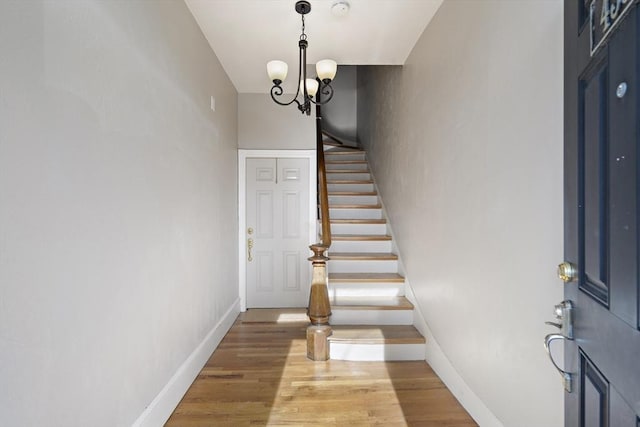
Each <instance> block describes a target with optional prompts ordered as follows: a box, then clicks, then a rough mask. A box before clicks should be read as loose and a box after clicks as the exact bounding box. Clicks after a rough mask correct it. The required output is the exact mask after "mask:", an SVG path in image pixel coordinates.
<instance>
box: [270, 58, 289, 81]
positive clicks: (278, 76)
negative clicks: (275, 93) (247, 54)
mask: <svg viewBox="0 0 640 427" xmlns="http://www.w3.org/2000/svg"><path fill="white" fill-rule="evenodd" d="M287 71H289V66H288V65H287V63H286V62H284V61H279V60H277V59H276V60H273V61H269V62H268V63H267V73H268V74H269V79H270V80H271V81H279V82H283V81H284V80H285V79H286V78H287Z"/></svg>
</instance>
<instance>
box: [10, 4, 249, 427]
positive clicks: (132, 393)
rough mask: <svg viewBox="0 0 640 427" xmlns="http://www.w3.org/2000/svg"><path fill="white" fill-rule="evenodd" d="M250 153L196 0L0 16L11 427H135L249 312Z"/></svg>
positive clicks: (14, 11)
mask: <svg viewBox="0 0 640 427" xmlns="http://www.w3.org/2000/svg"><path fill="white" fill-rule="evenodd" d="M210 95H214V96H215V97H216V100H217V110H216V112H215V113H214V112H212V111H211V110H210V108H209V97H210ZM236 150H237V94H236V91H235V89H234V88H233V86H232V85H231V83H230V81H229V79H228V78H227V76H226V74H225V73H224V71H223V69H222V67H221V66H220V64H219V62H218V60H217V59H216V57H215V55H214V54H213V53H212V51H211V49H210V48H209V46H208V44H207V42H206V40H205V39H204V37H203V36H202V34H201V33H200V30H199V29H198V27H197V25H196V24H195V22H194V20H193V18H192V16H191V14H190V13H189V11H188V9H187V8H186V6H185V5H184V3H183V2H181V1H127V2H124V1H118V2H114V1H97V0H67V1H36V0H32V1H27V2H25V1H2V2H0V362H1V363H0V384H2V387H1V390H0V425H3V426H21V427H22V426H65V427H68V426H83V427H84V426H93V427H99V426H109V427H111V426H127V425H131V424H132V423H133V422H134V421H135V420H136V419H138V417H139V416H140V415H141V414H142V413H143V411H144V410H145V407H147V406H148V405H149V404H150V403H151V402H152V401H153V400H154V399H155V398H156V397H157V396H158V394H159V393H160V391H161V390H162V389H163V387H164V386H165V385H167V384H168V382H169V381H170V379H171V378H172V377H173V378H174V379H175V377H174V374H176V372H177V371H178V370H179V369H180V368H183V367H184V366H185V365H184V363H185V361H186V360H187V358H188V357H189V356H190V355H193V352H194V350H196V349H197V348H198V346H199V345H201V344H202V343H204V342H205V341H206V337H207V336H208V334H210V333H211V332H212V331H213V330H214V329H215V327H216V325H218V323H219V322H221V321H222V320H224V319H223V316H224V315H225V313H227V312H228V310H231V311H232V312H231V315H235V313H234V312H233V310H234V307H236V302H237V298H238V287H237V286H238V285H237V267H236V266H237V253H238V251H237V237H236V228H237V200H236V199H237V196H236V191H237V190H236V175H237V172H236V168H237V166H236V164H237V160H236V158H237V151H236ZM189 360H192V359H189ZM187 385H188V384H187ZM165 409H166V408H165ZM156 425H157V424H156Z"/></svg>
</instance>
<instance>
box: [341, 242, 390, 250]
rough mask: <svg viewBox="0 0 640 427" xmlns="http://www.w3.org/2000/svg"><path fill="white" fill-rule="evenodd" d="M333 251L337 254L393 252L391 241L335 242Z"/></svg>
mask: <svg viewBox="0 0 640 427" xmlns="http://www.w3.org/2000/svg"><path fill="white" fill-rule="evenodd" d="M331 250H332V251H335V252H391V240H382V241H375V240H374V241H366V240H357V241H354V240H349V241H342V240H333V243H331Z"/></svg>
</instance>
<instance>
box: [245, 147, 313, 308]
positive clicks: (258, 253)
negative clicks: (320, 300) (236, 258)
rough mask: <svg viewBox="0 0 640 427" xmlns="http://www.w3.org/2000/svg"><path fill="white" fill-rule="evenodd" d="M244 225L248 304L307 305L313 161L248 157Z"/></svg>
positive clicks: (250, 306)
mask: <svg viewBox="0 0 640 427" xmlns="http://www.w3.org/2000/svg"><path fill="white" fill-rule="evenodd" d="M245 225H246V229H245V242H244V245H245V248H246V251H245V265H246V291H247V308H259V307H304V306H306V304H307V299H308V296H309V285H310V267H309V262H308V261H307V258H308V256H309V250H308V246H309V227H310V224H309V159H306V158H248V159H247V161H246V221H245Z"/></svg>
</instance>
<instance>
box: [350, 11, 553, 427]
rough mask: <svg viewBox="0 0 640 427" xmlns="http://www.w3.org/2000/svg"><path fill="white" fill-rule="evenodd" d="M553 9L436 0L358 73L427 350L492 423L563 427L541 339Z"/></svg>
mask: <svg viewBox="0 0 640 427" xmlns="http://www.w3.org/2000/svg"><path fill="white" fill-rule="evenodd" d="M562 7H563V6H562V2H560V1H539V0H521V1H517V2H509V1H496V0H484V1H477V0H466V1H463V0H458V1H445V2H444V3H443V5H442V7H441V8H440V10H439V11H438V12H437V14H436V16H435V18H434V19H433V21H432V22H431V24H430V25H429V26H428V27H427V29H426V30H425V32H424V34H423V35H422V36H421V38H420V39H419V41H418V42H417V44H416V46H415V47H414V49H413V51H412V53H411V54H410V56H409V58H408V60H407V62H406V64H405V65H404V66H403V67H362V68H360V69H359V70H358V82H359V88H358V89H359V90H358V107H359V110H358V131H359V136H360V138H361V140H362V142H363V143H364V145H365V148H366V149H367V150H368V155H369V157H370V160H371V163H372V169H373V173H374V176H375V179H376V181H377V184H378V186H379V189H380V192H381V195H382V199H383V202H384V205H385V207H386V209H387V211H388V214H389V217H390V223H391V226H392V228H393V231H394V234H395V237H396V239H397V244H398V248H399V251H400V255H401V257H402V260H403V262H404V266H405V269H406V274H407V276H408V278H409V281H410V283H411V286H412V288H413V291H414V292H415V295H416V299H417V303H418V307H419V310H420V311H421V313H422V314H423V315H424V317H425V318H426V321H427V323H428V325H429V327H430V329H431V331H432V333H433V335H434V337H435V341H431V342H429V344H428V346H429V347H433V346H438V345H439V346H440V348H441V349H442V351H443V352H444V354H445V356H446V358H447V359H448V360H449V361H450V362H451V364H452V365H453V366H454V368H455V370H456V371H457V373H458V374H459V376H460V377H461V378H462V380H463V381H464V382H466V384H468V386H469V387H470V388H471V390H473V392H474V393H475V394H476V395H477V396H478V397H479V398H480V399H481V400H482V401H483V402H484V404H485V405H486V406H487V407H488V408H489V410H490V411H491V412H493V414H494V415H495V416H496V417H497V419H498V420H499V421H500V422H501V423H503V424H504V425H505V426H519V427H526V426H531V427H539V426H561V425H562V423H563V413H562V402H563V392H562V386H561V384H560V379H559V376H558V374H557V373H556V372H555V370H554V369H553V367H552V366H551V364H550V363H549V361H548V359H547V356H546V354H545V353H544V350H543V348H542V339H543V337H544V335H545V334H547V333H549V332H553V329H552V328H550V327H548V326H545V325H544V324H543V322H544V321H545V320H549V319H551V318H552V312H553V305H554V304H556V303H558V302H559V301H560V300H561V299H562V286H561V283H560V282H559V280H558V279H557V278H556V277H555V274H554V273H555V266H556V265H557V264H558V263H559V262H561V260H562V237H561V236H562V156H563V155H562V153H563V150H562V127H563V122H562V112H563V108H562V106H563V101H562V91H563V86H562V74H563V73H562V61H563V52H562V45H563V43H562V27H563V26H562ZM430 352H431V350H430ZM454 392H456V390H454ZM458 396H459V398H461V400H462V401H463V402H464V401H465V400H466V396H461V395H460V394H459V395H458Z"/></svg>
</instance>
